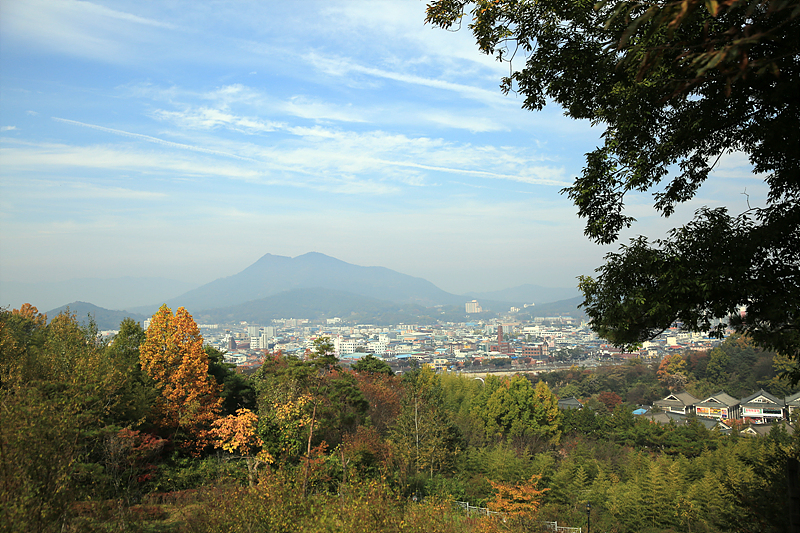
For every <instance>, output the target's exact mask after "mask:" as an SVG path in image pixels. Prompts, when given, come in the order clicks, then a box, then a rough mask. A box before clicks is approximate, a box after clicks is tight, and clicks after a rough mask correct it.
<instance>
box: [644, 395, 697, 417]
mask: <svg viewBox="0 0 800 533" xmlns="http://www.w3.org/2000/svg"><path fill="white" fill-rule="evenodd" d="M699 401H700V400H698V399H697V398H695V397H694V396H692V395H691V394H689V393H688V392H686V391H683V392H676V393H672V394H670V395H669V396H667V397H666V398H664V399H663V400H657V401H656V402H655V405H656V406H657V407H658V408H659V409H661V410H662V411H664V412H665V413H680V414H682V415H688V414H689V413H691V412H692V411H693V408H694V404H696V403H697V402H699Z"/></svg>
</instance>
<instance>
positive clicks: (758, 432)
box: [739, 420, 794, 437]
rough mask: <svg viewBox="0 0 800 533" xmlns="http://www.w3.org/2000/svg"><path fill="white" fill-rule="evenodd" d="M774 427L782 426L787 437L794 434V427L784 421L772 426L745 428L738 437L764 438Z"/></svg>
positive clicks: (761, 425) (763, 425)
mask: <svg viewBox="0 0 800 533" xmlns="http://www.w3.org/2000/svg"><path fill="white" fill-rule="evenodd" d="M776 426H783V427H784V429H786V433H788V434H789V435H793V434H794V426H793V425H792V424H790V423H788V422H786V421H785V420H783V421H780V422H776V423H774V424H760V425H757V426H747V427H746V428H744V429H743V430H741V431H740V432H739V434H740V435H745V436H748V437H764V436H766V435H769V432H770V431H772V428H773V427H776Z"/></svg>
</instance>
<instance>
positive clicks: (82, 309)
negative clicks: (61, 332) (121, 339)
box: [45, 302, 150, 331]
mask: <svg viewBox="0 0 800 533" xmlns="http://www.w3.org/2000/svg"><path fill="white" fill-rule="evenodd" d="M67 310H69V312H70V313H72V314H74V315H75V318H77V320H78V322H80V323H81V324H84V325H85V324H87V323H88V322H89V320H88V319H89V316H91V317H92V320H94V323H95V325H96V326H97V329H99V330H100V331H104V330H112V329H113V330H117V329H119V324H120V322H122V321H123V320H124V319H126V318H132V319H133V320H135V321H137V322H140V323H141V322H142V321H143V320H145V319H147V318H150V315H139V314H136V313H129V312H128V311H113V310H110V309H104V308H102V307H98V306H96V305H94V304H90V303H87V302H72V303H71V304H67V305H62V306H61V307H57V308H55V309H51V310H49V311H47V312H46V313H45V314H46V315H47V319H48V320H52V319H53V317H54V316H56V315H57V314H59V313H61V312H62V311H67Z"/></svg>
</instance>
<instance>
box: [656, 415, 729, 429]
mask: <svg viewBox="0 0 800 533" xmlns="http://www.w3.org/2000/svg"><path fill="white" fill-rule="evenodd" d="M643 418H646V419H648V420H650V421H651V422H655V423H656V424H662V425H668V424H670V423H674V424H675V425H676V426H685V425H686V424H688V423H689V420H696V421H697V422H698V423H699V424H701V425H703V426H705V428H706V429H709V430H711V429H718V430H719V431H720V433H724V434H728V433H730V430H731V428H729V427H728V426H726V425H725V424H723V423H722V421H720V420H715V419H712V418H702V417H699V416H693V415H684V414H681V413H671V412H669V411H666V412H663V413H648V414H646V415H644V416H643Z"/></svg>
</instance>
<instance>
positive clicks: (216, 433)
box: [211, 409, 275, 487]
mask: <svg viewBox="0 0 800 533" xmlns="http://www.w3.org/2000/svg"><path fill="white" fill-rule="evenodd" d="M212 425H213V428H212V429H211V435H212V437H214V446H216V447H217V448H222V449H223V450H225V451H226V452H228V453H230V454H239V455H240V456H242V457H244V458H245V460H246V461H247V472H248V478H249V481H250V486H251V487H252V486H253V485H254V484H255V477H256V474H257V473H258V467H259V465H261V464H270V463H272V462H273V461H274V460H275V459H274V458H273V457H272V455H270V453H269V452H268V451H266V450H261V451H260V452H259V451H258V450H259V448H261V447H262V446H263V445H264V442H263V441H262V440H261V437H259V436H258V433H257V431H258V415H256V414H255V413H254V412H252V411H251V410H249V409H238V410H237V411H236V414H235V415H228V416H226V417H225V418H220V419H218V420H215V421H214V423H213V424H212Z"/></svg>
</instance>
